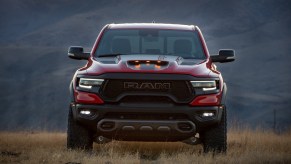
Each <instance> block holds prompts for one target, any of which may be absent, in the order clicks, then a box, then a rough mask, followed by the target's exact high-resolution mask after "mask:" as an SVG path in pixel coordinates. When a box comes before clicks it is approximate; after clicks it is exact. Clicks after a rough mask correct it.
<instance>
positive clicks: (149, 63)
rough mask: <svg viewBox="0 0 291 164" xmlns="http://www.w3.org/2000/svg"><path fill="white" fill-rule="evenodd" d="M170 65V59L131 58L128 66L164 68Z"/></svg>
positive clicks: (143, 68) (132, 67) (149, 68)
mask: <svg viewBox="0 0 291 164" xmlns="http://www.w3.org/2000/svg"><path fill="white" fill-rule="evenodd" d="M168 66H169V62H168V61H161V60H129V61H127V67H129V68H131V69H134V70H163V69H165V68H167V67H168Z"/></svg>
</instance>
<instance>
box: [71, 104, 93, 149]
mask: <svg viewBox="0 0 291 164" xmlns="http://www.w3.org/2000/svg"><path fill="white" fill-rule="evenodd" d="M67 148H68V149H73V150H75V149H83V150H91V149H92V148H93V134H92V132H91V131H90V130H88V129H86V128H85V127H83V126H82V125H80V124H78V123H77V122H76V121H75V120H74V118H73V111H72V109H71V108H70V110H69V114H68V129H67Z"/></svg>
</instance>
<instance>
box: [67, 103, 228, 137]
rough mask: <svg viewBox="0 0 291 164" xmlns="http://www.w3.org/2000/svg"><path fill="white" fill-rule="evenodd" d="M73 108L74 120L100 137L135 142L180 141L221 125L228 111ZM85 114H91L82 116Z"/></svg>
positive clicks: (152, 107) (173, 107) (155, 107)
mask: <svg viewBox="0 0 291 164" xmlns="http://www.w3.org/2000/svg"><path fill="white" fill-rule="evenodd" d="M71 108H72V110H73V115H74V119H75V120H76V121H78V122H79V123H80V124H83V125H84V126H86V127H88V128H90V129H91V130H92V131H94V132H96V133H97V135H98V136H105V137H106V138H110V139H121V140H134V141H138V140H141V141H164V140H167V141H179V140H184V139H187V138H189V137H192V136H194V135H195V134H196V133H197V132H200V131H202V130H203V129H204V128H207V127H208V126H211V125H215V124H217V123H219V122H220V120H221V114H222V110H223V108H224V107H223V106H203V107H191V106H188V105H167V106H163V105H154V104H142V105H141V104H139V105H120V104H102V105H85V104H74V103H72V104H71ZM81 110H83V111H84V110H85V111H90V114H88V115H86V114H81V113H80V111H81ZM203 112H211V113H214V116H210V117H203V116H202V113H203ZM181 125H182V126H184V125H185V126H184V127H181Z"/></svg>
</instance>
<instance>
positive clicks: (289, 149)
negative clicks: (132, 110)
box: [0, 129, 291, 164]
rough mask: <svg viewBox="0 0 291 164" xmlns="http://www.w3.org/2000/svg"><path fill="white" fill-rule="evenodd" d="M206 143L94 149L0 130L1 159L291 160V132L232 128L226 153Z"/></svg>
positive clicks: (51, 136) (59, 136) (60, 137)
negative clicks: (77, 148)
mask: <svg viewBox="0 0 291 164" xmlns="http://www.w3.org/2000/svg"><path fill="white" fill-rule="evenodd" d="M201 152H202V146H201V145H196V146H191V145H186V144H183V143H179V142H173V143H170V142H168V143H166V142H165V143H164V142H158V143H154V142H118V141H114V142H111V143H108V144H104V145H97V144H96V145H94V149H93V151H92V152H83V151H68V150H66V135H65V134H64V133H49V132H33V131H31V132H25V131H24V132H0V153H1V154H0V163H74V164H77V163H86V164H87V163H88V164H89V163H108V164H109V163H126V164H128V163H165V164H168V163H201V164H207V163H290V162H291V156H290V153H291V133H290V131H288V132H286V133H284V134H281V135H277V134H274V133H273V132H270V131H261V130H247V129H245V130H238V129H232V130H231V131H230V132H229V133H228V152H227V154H226V155H222V154H218V155H214V154H203V153H201Z"/></svg>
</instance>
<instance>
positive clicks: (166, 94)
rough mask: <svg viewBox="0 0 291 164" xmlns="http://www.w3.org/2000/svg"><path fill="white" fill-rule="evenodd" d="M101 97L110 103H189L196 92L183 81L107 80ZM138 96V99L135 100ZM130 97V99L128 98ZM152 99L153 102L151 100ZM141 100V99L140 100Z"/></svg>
mask: <svg viewBox="0 0 291 164" xmlns="http://www.w3.org/2000/svg"><path fill="white" fill-rule="evenodd" d="M101 96H102V98H103V99H104V100H105V101H108V102H121V101H132V100H134V99H136V100H137V99H138V98H142V100H144V101H155V100H154V99H157V100H158V99H163V101H169V100H170V101H172V102H175V103H188V102H189V101H191V100H192V99H193V97H194V90H193V89H192V86H191V84H190V83H189V82H188V81H182V80H119V79H110V80H106V81H105V83H104V86H103V87H102V89H101ZM134 96H136V98H133V97H134ZM128 97H129V98H128ZM151 99H152V100H151ZM139 100H141V99H139Z"/></svg>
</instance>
